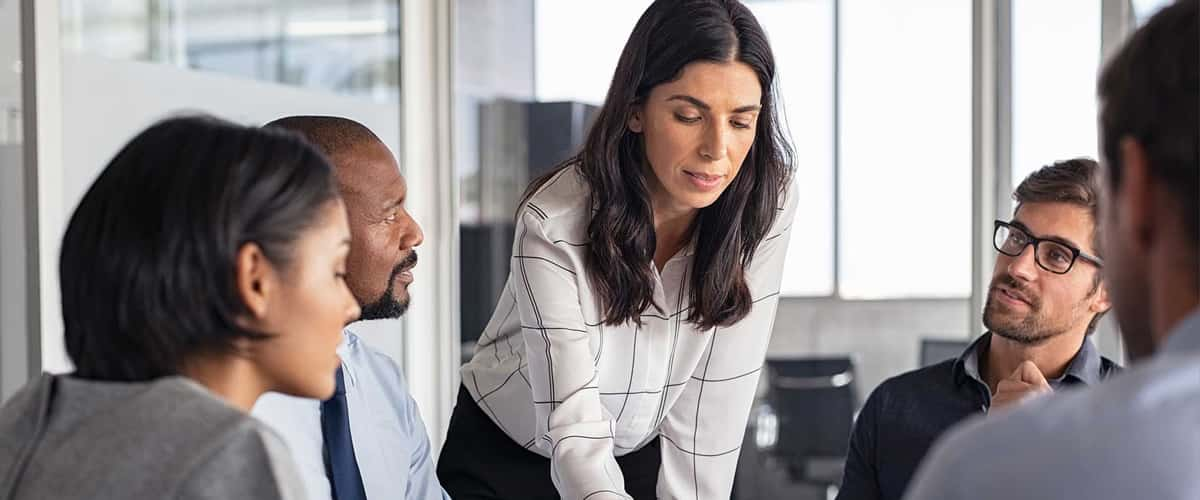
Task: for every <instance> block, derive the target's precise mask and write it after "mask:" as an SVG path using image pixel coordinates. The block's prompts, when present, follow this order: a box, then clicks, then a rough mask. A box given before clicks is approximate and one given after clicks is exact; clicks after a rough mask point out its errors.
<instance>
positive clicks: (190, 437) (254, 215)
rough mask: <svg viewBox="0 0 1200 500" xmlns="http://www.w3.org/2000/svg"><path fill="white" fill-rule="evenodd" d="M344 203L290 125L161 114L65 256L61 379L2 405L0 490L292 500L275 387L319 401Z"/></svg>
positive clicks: (76, 228)
mask: <svg viewBox="0 0 1200 500" xmlns="http://www.w3.org/2000/svg"><path fill="white" fill-rule="evenodd" d="M348 250H349V231H348V229H347V224H346V214H345V210H344V208H343V207H342V203H341V199H340V197H339V195H338V192H337V188H336V186H335V184H334V180H333V177H332V171H331V168H330V166H329V165H328V163H326V161H325V159H324V158H323V157H322V156H321V155H320V154H319V153H317V152H316V151H315V150H314V149H312V148H311V147H310V146H308V145H307V144H306V143H305V142H304V141H302V140H301V139H299V138H298V137H297V136H294V135H290V134H288V133H285V132H281V131H275V130H261V129H256V128H250V127H242V126H238V125H234V124H230V123H227V122H223V121H220V120H217V119H213V118H204V117H187V118H173V119H168V120H165V121H162V122H160V123H158V124H156V125H154V126H152V127H150V128H149V129H147V130H146V131H144V132H142V133H141V134H140V135H138V136H137V137H136V138H134V139H133V140H132V141H131V142H130V143H129V144H128V145H126V146H125V147H124V149H122V150H121V152H119V153H118V154H117V156H116V157H115V158H114V159H113V160H112V161H111V162H110V163H109V164H108V166H107V167H106V168H105V169H104V171H103V172H102V173H101V174H100V176H99V178H97V179H96V181H95V183H93V184H92V186H91V188H90V189H89V190H88V192H87V193H86V194H85V195H84V197H83V200H82V201H81V202H80V204H79V206H78V208H76V210H75V213H74V215H73V216H72V217H71V221H70V224H69V225H68V227H67V231H66V235H65V236H64V238H63V244H62V254H61V258H60V262H59V266H60V267H59V269H60V276H61V278H60V282H61V287H62V314H63V320H64V325H65V333H64V336H65V341H66V347H67V352H68V354H69V355H70V357H71V361H72V362H73V364H74V365H75V371H74V372H73V373H70V374H68V375H48V374H47V375H42V376H41V377H40V378H37V379H35V380H33V381H32V382H30V383H29V384H28V385H27V386H26V387H25V388H23V389H22V390H21V391H20V392H18V393H17V394H16V395H15V396H14V397H13V398H12V399H10V400H9V401H8V402H7V403H6V404H5V406H4V407H3V409H0V498H3V499H5V500H11V499H42V498H55V499H76V498H78V499H83V498H87V499H110V498H111V499H130V498H183V499H194V498H213V499H216V498H256V499H263V498H265V499H293V498H300V497H299V493H298V491H299V490H298V487H299V485H298V483H297V482H296V481H295V480H294V478H293V475H294V473H293V469H292V464H291V461H290V458H288V456H287V452H286V450H285V449H284V447H283V444H282V443H281V442H280V441H279V439H278V438H277V437H276V436H275V435H274V434H272V433H271V432H270V431H268V430H267V429H266V428H265V427H264V426H263V425H262V424H259V423H258V422H257V421H256V420H254V419H252V418H251V417H250V416H248V415H247V414H246V413H247V411H249V408H250V407H251V405H253V403H254V401H255V400H256V399H258V397H259V396H260V395H262V394H263V393H264V392H267V391H278V392H282V393H285V394H291V395H296V396H302V397H308V398H319V399H324V398H327V397H329V396H330V395H331V394H332V392H333V389H334V378H333V374H334V370H336V369H337V367H338V358H337V354H336V352H335V348H336V346H337V344H338V342H339V341H340V340H341V330H342V326H343V325H344V324H345V323H346V322H347V321H350V320H351V319H353V318H357V317H358V305H357V302H355V300H354V298H353V297H352V296H351V295H350V292H349V290H348V289H347V288H346V285H345V283H344V282H343V281H342V273H343V272H344V271H345V259H346V253H347V251H348Z"/></svg>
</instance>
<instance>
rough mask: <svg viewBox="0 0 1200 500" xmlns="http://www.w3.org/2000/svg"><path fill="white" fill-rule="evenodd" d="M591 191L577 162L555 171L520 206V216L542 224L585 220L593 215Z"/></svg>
mask: <svg viewBox="0 0 1200 500" xmlns="http://www.w3.org/2000/svg"><path fill="white" fill-rule="evenodd" d="M591 208H592V198H591V189H590V188H589V187H588V184H587V179H585V178H584V176H583V172H582V171H581V170H580V167H579V164H578V163H569V164H567V165H565V166H563V167H562V168H560V169H558V171H557V172H554V174H553V175H551V176H550V178H549V179H547V180H546V181H545V182H544V183H543V184H542V185H541V186H540V187H539V188H538V189H537V191H535V192H534V193H533V196H530V197H529V199H528V200H526V201H525V203H523V204H522V205H521V210H520V213H519V215H520V216H525V215H528V216H531V217H534V218H536V219H538V220H540V221H543V223H545V222H547V221H554V223H556V224H558V223H564V222H572V221H578V220H586V219H587V217H588V216H589V215H590V214H591Z"/></svg>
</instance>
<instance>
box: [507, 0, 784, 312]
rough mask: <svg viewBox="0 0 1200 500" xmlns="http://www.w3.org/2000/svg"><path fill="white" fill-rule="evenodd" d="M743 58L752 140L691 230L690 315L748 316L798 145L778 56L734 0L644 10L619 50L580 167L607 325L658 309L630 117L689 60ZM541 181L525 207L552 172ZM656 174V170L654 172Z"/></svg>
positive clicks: (668, 2) (650, 223)
mask: <svg viewBox="0 0 1200 500" xmlns="http://www.w3.org/2000/svg"><path fill="white" fill-rule="evenodd" d="M703 61H707V62H718V63H723V62H729V61H737V62H741V63H745V64H746V65H748V66H749V67H750V68H752V69H753V70H754V73H755V74H756V75H757V76H758V82H759V84H760V85H761V87H762V102H761V103H760V104H761V106H762V109H761V111H760V113H759V118H758V127H757V130H756V131H755V137H754V145H753V146H752V147H751V148H750V151H749V153H748V155H747V156H746V160H745V163H744V164H743V166H742V169H741V171H740V172H739V174H738V175H737V177H736V178H735V179H734V181H733V182H732V183H731V184H730V185H729V187H728V188H727V189H726V190H725V192H724V193H722V194H721V196H720V197H719V198H718V199H717V201H716V202H714V203H713V204H712V205H710V206H708V207H706V208H704V209H701V210H700V213H699V215H698V217H697V218H696V221H695V223H694V224H695V225H694V229H693V230H694V231H695V235H696V238H697V240H696V251H695V255H694V262H693V263H692V268H691V271H690V273H691V274H690V276H689V280H690V282H691V291H690V296H689V305H690V310H689V312H688V315H687V320H688V321H689V322H691V323H693V324H695V325H697V326H698V327H699V328H702V329H708V328H712V327H716V326H729V325H731V324H733V323H736V322H737V321H739V320H741V319H742V318H744V317H746V315H747V314H749V313H750V308H751V304H752V302H753V300H754V299H753V298H752V297H751V296H750V288H749V286H748V285H747V283H746V269H747V268H748V266H749V264H750V259H751V258H752V257H753V255H754V250H755V249H756V248H757V247H758V244H759V242H761V241H762V240H763V239H764V238H765V237H766V236H767V231H769V230H770V228H771V226H772V224H773V223H774V222H775V218H776V213H777V211H776V207H777V206H778V205H779V202H780V199H781V197H782V196H783V195H784V189H785V187H786V186H787V184H788V182H789V181H790V178H791V165H792V150H791V147H790V145H789V144H788V141H787V139H786V138H785V137H784V134H783V130H782V127H781V125H780V121H779V110H778V109H777V108H776V103H775V92H774V89H775V87H774V80H775V58H774V56H773V54H772V53H771V48H770V46H769V45H768V43H767V37H766V35H765V34H764V32H763V29H762V27H761V26H759V24H758V21H757V20H756V19H755V18H754V16H753V15H752V14H751V13H750V10H749V9H747V8H746V6H744V5H742V4H741V3H740V2H738V1H736V0H657V1H655V2H654V3H653V4H651V5H650V7H649V8H648V9H646V12H645V13H644V14H642V17H641V19H639V20H638V22H637V25H636V26H635V27H634V28H633V33H632V34H631V35H630V36H629V41H627V42H626V43H625V48H624V50H623V51H622V52H621V58H620V61H619V62H618V63H617V69H616V72H615V73H614V75H613V80H612V84H611V85H610V86H609V89H608V95H607V97H605V100H604V105H603V107H601V108H600V111H599V113H598V114H597V117H596V120H595V122H594V123H593V125H592V127H591V129H590V130H589V132H588V136H587V140H586V142H585V143H584V146H583V149H582V151H581V152H580V153H579V154H577V155H576V156H574V157H573V158H571V159H569V160H567V161H566V162H564V163H563V164H562V165H561V166H560V169H561V168H568V167H570V166H572V165H575V164H578V165H579V168H580V170H581V172H582V173H583V176H584V177H585V178H586V181H587V184H588V185H589V187H590V189H591V196H592V204H593V207H594V208H595V209H596V211H595V212H594V214H593V215H592V218H591V222H590V223H589V225H588V239H589V241H590V245H589V246H588V248H589V254H588V259H587V271H588V275H589V276H590V279H591V282H592V286H593V287H594V288H595V289H596V292H597V294H598V296H599V297H600V298H601V303H602V304H603V305H602V308H603V314H604V320H603V321H604V323H605V324H608V325H617V324H622V323H625V322H626V321H630V320H632V321H634V322H637V323H639V324H640V322H641V321H640V318H641V314H642V312H643V311H645V310H647V309H648V308H649V307H651V306H653V307H655V308H656V309H658V310H659V311H660V312H661V311H662V308H661V305H660V304H655V303H654V273H653V271H652V269H651V267H650V266H651V265H653V264H652V261H653V258H654V250H655V235H654V214H653V211H652V208H651V204H650V195H649V189H648V187H647V186H648V185H647V181H646V175H647V170H648V169H646V168H642V167H643V166H644V165H645V161H646V159H645V153H644V148H643V144H642V136H641V135H639V134H635V133H633V132H632V131H630V130H629V127H628V123H629V117H630V115H631V114H632V113H633V110H634V109H635V107H636V106H639V105H641V104H643V103H644V102H645V101H646V98H647V97H648V96H649V95H650V91H651V90H652V89H654V87H656V86H658V85H661V84H663V83H667V82H670V81H673V80H675V79H677V78H679V75H680V73H681V72H682V70H683V68H684V66H686V65H688V64H690V63H693V62H703ZM557 170H559V169H556V170H555V172H552V173H550V174H548V175H547V176H544V177H542V178H540V179H537V180H535V181H534V182H533V183H532V184H531V185H530V187H529V190H528V191H527V192H526V196H525V199H526V201H528V199H529V197H531V196H532V195H533V194H534V193H536V191H537V190H538V189H539V188H540V187H541V186H542V185H543V184H544V183H545V182H546V181H547V180H548V179H549V178H550V177H551V176H553V175H554V173H556V172H557ZM650 175H653V174H650Z"/></svg>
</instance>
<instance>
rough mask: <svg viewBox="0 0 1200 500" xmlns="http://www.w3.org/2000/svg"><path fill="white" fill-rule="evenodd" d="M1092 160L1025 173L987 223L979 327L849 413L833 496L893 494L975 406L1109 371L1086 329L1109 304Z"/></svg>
mask: <svg viewBox="0 0 1200 500" xmlns="http://www.w3.org/2000/svg"><path fill="white" fill-rule="evenodd" d="M1099 193H1100V188H1099V177H1098V168H1097V165H1096V162H1094V161H1092V160H1087V159H1073V160H1067V161H1062V162H1058V163H1055V164H1053V165H1050V166H1047V167H1043V168H1041V169H1039V170H1038V171H1036V172H1034V173H1033V174H1030V175H1029V177H1027V178H1026V179H1025V180H1024V181H1023V182H1021V185H1020V186H1018V187H1017V189H1016V192H1014V193H1013V199H1014V200H1015V201H1016V202H1017V208H1016V210H1015V212H1014V215H1013V219H1012V220H1011V221H996V223H995V238H994V245H995V247H996V250H997V251H998V252H999V254H998V255H997V257H996V264H995V269H994V271H993V273H992V283H991V286H990V287H989V289H988V295H987V303H986V306H985V307H984V311H983V323H984V325H985V326H987V328H988V332H987V333H984V334H983V335H982V336H980V337H979V338H978V339H976V340H975V341H974V342H973V343H972V344H971V345H970V347H968V348H967V349H966V350H965V351H964V352H963V354H962V355H961V356H959V357H958V358H957V359H953V360H948V361H945V362H942V363H939V364H935V365H933V366H929V367H925V368H921V369H919V370H915V371H911V372H908V373H905V374H902V375H899V376H897V377H893V378H891V379H889V380H886V381H884V382H883V383H882V384H880V386H879V387H878V388H876V389H875V391H874V392H872V393H871V395H870V397H868V398H867V402H866V404H865V405H864V406H863V409H862V411H861V412H860V413H859V416H858V419H857V421H856V422H855V426H854V432H853V433H852V435H851V438H850V451H849V454H848V456H847V457H846V467H845V471H844V475H843V478H842V487H841V488H840V490H839V491H838V498H839V499H842V500H862V499H871V500H875V499H882V500H893V499H894V500H899V499H900V498H901V497H902V496H903V494H904V491H905V489H906V488H907V486H908V483H909V481H910V480H911V479H912V477H913V474H914V473H915V472H916V469H917V465H919V464H920V462H921V460H922V458H924V456H925V454H926V453H927V452H928V451H929V448H930V446H931V445H933V443H934V441H935V440H936V439H937V438H938V437H939V436H940V435H941V434H942V433H943V432H945V431H946V430H947V429H949V428H950V427H952V426H953V425H954V424H956V423H958V422H960V421H962V420H964V419H966V418H967V417H970V416H972V415H974V414H977V413H987V412H988V411H989V410H991V409H994V408H999V407H1002V406H1007V405H1012V404H1014V403H1016V402H1018V401H1020V400H1023V399H1025V398H1027V397H1029V396H1032V395H1035V394H1041V393H1049V392H1053V391H1055V390H1059V389H1061V388H1066V387H1069V386H1072V385H1090V384H1094V383H1097V382H1099V381H1101V380H1103V379H1105V378H1107V377H1108V376H1109V375H1111V374H1113V373H1116V372H1117V371H1118V370H1119V369H1120V368H1119V367H1118V366H1117V364H1116V363H1114V362H1112V361H1111V360H1109V359H1107V358H1105V357H1102V356H1101V355H1100V353H1099V351H1098V350H1097V348H1096V347H1095V345H1093V343H1092V342H1091V341H1090V340H1089V339H1088V336H1089V335H1090V334H1091V333H1092V331H1093V330H1094V329H1095V327H1096V323H1097V322H1098V321H1099V320H1100V318H1101V317H1102V316H1103V315H1104V313H1106V312H1107V311H1108V309H1109V301H1108V292H1107V290H1106V289H1105V285H1104V280H1103V278H1102V268H1103V266H1104V261H1103V260H1102V259H1101V258H1100V257H1098V256H1097V255H1096V253H1097V250H1096V248H1097V247H1098V245H1097V241H1098V240H1099V238H1098V234H1097V232H1096V222H1097V220H1098V218H1097V210H1098V202H1099Z"/></svg>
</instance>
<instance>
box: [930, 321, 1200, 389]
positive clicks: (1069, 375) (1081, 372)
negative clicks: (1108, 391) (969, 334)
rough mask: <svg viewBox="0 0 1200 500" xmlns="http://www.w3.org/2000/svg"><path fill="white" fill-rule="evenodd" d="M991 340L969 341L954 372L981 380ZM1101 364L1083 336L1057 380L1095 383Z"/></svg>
mask: <svg viewBox="0 0 1200 500" xmlns="http://www.w3.org/2000/svg"><path fill="white" fill-rule="evenodd" d="M1195 330H1196V333H1197V334H1198V335H1197V337H1198V338H1200V321H1198V324H1197V325H1195ZM991 340H992V332H987V333H984V334H983V335H980V336H979V338H977V339H975V341H974V342H971V345H969V346H967V349H966V350H964V351H963V353H962V355H961V356H959V357H958V360H957V361H956V362H955V370H954V371H955V373H956V374H959V375H962V376H967V377H970V378H972V379H974V380H976V381H979V382H983V375H982V374H980V373H979V357H980V356H982V355H983V354H984V353H986V352H987V348H988V345H990V344H991ZM1102 364H1103V362H1102V361H1101V359H1100V350H1099V349H1097V348H1096V346H1095V345H1094V344H1093V343H1092V337H1091V335H1088V336H1086V337H1084V339H1083V345H1081V346H1080V347H1079V351H1078V352H1076V353H1075V357H1073V358H1071V362H1070V363H1069V364H1067V369H1066V370H1065V371H1064V372H1063V376H1062V377H1061V378H1060V379H1059V380H1061V381H1074V382H1082V383H1084V384H1087V385H1093V384H1097V383H1099V382H1100V380H1101V379H1100V369H1101V366H1102Z"/></svg>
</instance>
